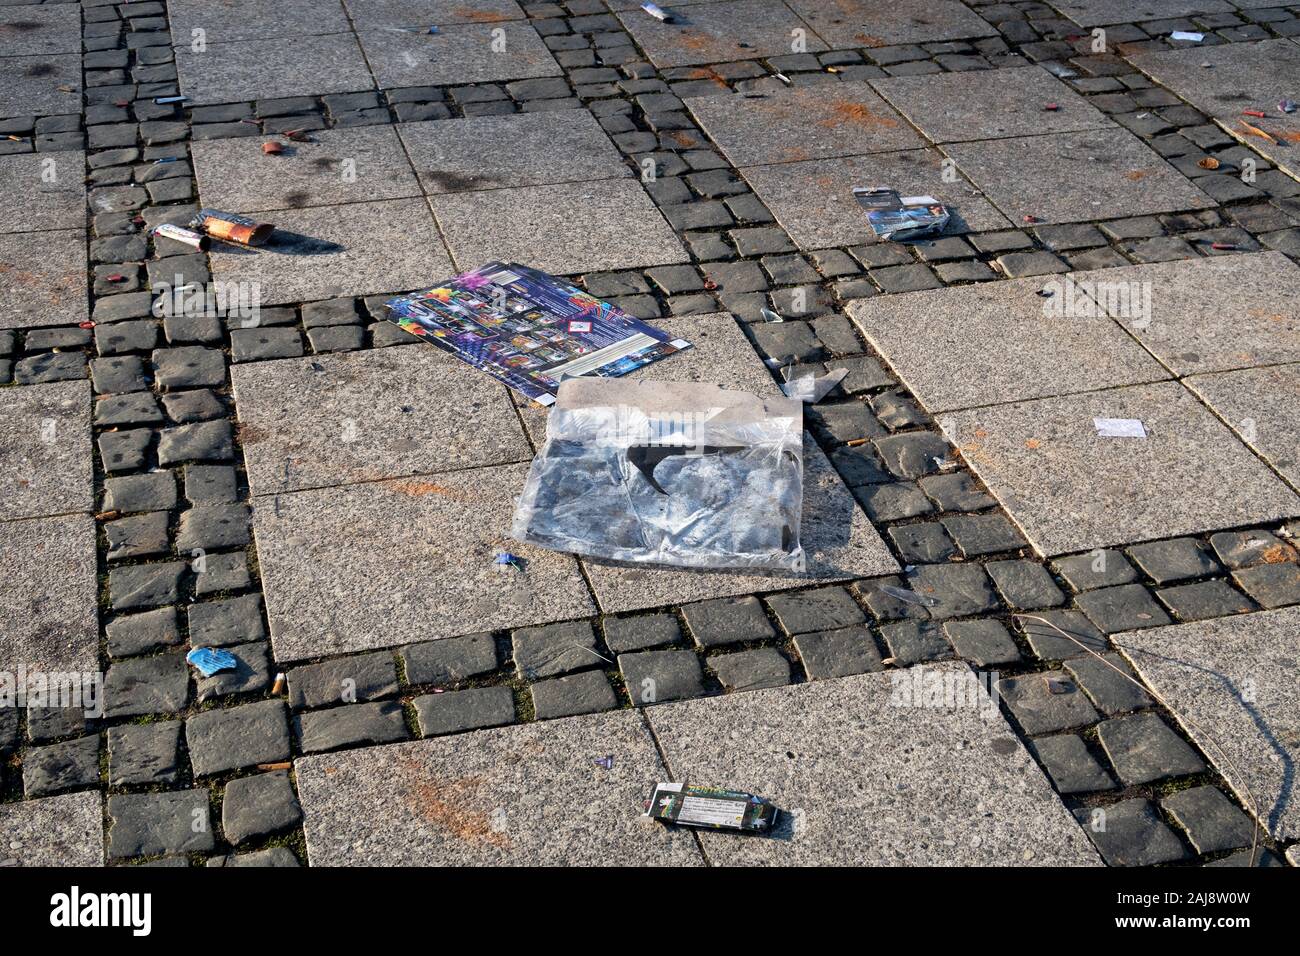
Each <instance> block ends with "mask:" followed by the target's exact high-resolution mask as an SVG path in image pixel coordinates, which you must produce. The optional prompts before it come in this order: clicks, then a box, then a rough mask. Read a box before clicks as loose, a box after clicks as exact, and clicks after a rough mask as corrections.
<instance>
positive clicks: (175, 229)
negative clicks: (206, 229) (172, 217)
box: [153, 222, 212, 252]
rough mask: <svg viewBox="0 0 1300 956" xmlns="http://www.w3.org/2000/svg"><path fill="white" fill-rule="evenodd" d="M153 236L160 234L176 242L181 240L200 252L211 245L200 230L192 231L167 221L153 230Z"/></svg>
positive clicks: (209, 240)
mask: <svg viewBox="0 0 1300 956" xmlns="http://www.w3.org/2000/svg"><path fill="white" fill-rule="evenodd" d="M153 234H154V235H155V236H162V237H163V238H164V239H173V240H175V241H176V242H182V243H184V244H185V245H187V246H192V247H193V248H195V249H198V250H199V251H201V252H206V251H207V249H208V247H209V246H210V245H212V240H211V239H209V238H208V237H207V236H205V235H203V233H201V232H194V231H193V230H191V229H186V228H185V227H184V226H173V225H172V224H171V223H169V222H165V223H163V224H162V225H161V226H159V227H158V228H157V229H155V230H154V231H153Z"/></svg>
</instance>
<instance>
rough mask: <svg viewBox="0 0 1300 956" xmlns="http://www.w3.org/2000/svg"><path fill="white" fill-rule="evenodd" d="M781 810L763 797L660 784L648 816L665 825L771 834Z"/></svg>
mask: <svg viewBox="0 0 1300 956" xmlns="http://www.w3.org/2000/svg"><path fill="white" fill-rule="evenodd" d="M777 812H778V811H777V809H776V807H774V806H772V804H770V803H768V802H767V801H766V800H764V799H763V798H762V797H756V796H754V795H753V794H752V793H742V792H740V791H738V790H717V789H714V788H712V787H690V786H687V785H686V784H684V783H657V784H655V786H654V789H653V790H651V791H650V801H649V805H648V806H647V807H646V816H648V817H651V818H652V819H655V820H661V821H663V822H664V823H679V824H681V825H683V826H690V827H704V828H706V829H712V830H736V831H739V832H741V833H767V832H769V831H770V830H771V829H772V827H773V826H774V825H775V824H776V817H777Z"/></svg>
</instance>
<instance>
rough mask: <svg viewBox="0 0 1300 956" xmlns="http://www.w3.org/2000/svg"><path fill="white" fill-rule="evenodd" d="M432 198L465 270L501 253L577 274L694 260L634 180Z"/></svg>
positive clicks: (505, 259) (544, 268) (545, 269)
mask: <svg viewBox="0 0 1300 956" xmlns="http://www.w3.org/2000/svg"><path fill="white" fill-rule="evenodd" d="M429 204H430V205H431V206H432V207H433V212H434V215H435V216H436V217H437V219H438V225H439V226H441V228H442V232H443V235H445V236H446V237H447V247H448V248H449V249H450V250H451V254H452V258H454V259H455V260H456V265H457V267H458V268H459V269H472V268H475V267H477V266H480V265H482V264H483V263H485V262H489V261H491V260H494V259H495V260H499V261H501V262H522V263H526V264H527V265H530V266H532V267H533V268H535V269H541V270H542V271H543V272H550V273H553V274H555V275H573V274H576V273H580V272H593V271H598V270H605V269H630V268H643V267H646V266H659V265H667V264H670V263H674V262H687V261H689V259H690V257H689V256H688V255H687V253H686V250H685V249H684V248H683V247H682V244H681V242H680V240H678V238H677V236H676V234H675V233H674V232H673V230H672V228H671V227H670V226H669V225H668V223H667V222H666V221H665V220H664V217H663V214H662V213H660V212H659V210H658V208H656V206H655V205H654V203H652V202H651V201H650V197H649V196H647V195H646V192H645V190H644V189H643V188H642V186H641V183H640V182H638V181H635V180H627V179H624V180H602V181H600V182H590V183H569V184H562V185H557V186H523V187H520V188H518V189H490V190H482V191H479V192H470V193H452V194H448V195H441V196H431V197H430V198H429Z"/></svg>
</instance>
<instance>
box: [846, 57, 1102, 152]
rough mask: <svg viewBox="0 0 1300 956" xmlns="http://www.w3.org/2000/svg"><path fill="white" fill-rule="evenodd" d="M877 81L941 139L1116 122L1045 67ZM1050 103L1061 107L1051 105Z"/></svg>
mask: <svg viewBox="0 0 1300 956" xmlns="http://www.w3.org/2000/svg"><path fill="white" fill-rule="evenodd" d="M871 85H872V86H873V87H875V90H876V92H877V93H879V94H881V95H882V96H883V97H884V98H885V99H887V100H888V101H889V102H890V103H891V104H892V105H893V106H894V108H895V109H897V110H898V111H899V112H901V113H902V114H903V115H904V116H906V117H907V118H908V119H909V120H911V121H912V122H913V123H915V124H916V125H917V126H918V127H920V129H921V132H923V133H925V135H926V136H928V137H930V139H932V140H934V141H935V142H936V143H958V142H963V141H966V140H975V139H996V138H999V137H1003V136H1030V135H1041V134H1044V133H1067V132H1074V131H1076V130H1085V129H1104V128H1107V127H1113V126H1114V125H1115V124H1114V123H1112V122H1111V121H1110V120H1109V119H1107V118H1106V115H1105V114H1104V113H1102V112H1101V110H1099V109H1097V108H1096V107H1095V106H1093V105H1091V104H1090V103H1089V102H1088V101H1087V100H1086V99H1084V98H1083V97H1082V96H1080V95H1079V94H1078V93H1075V92H1074V91H1073V90H1072V89H1070V87H1068V86H1066V85H1065V84H1064V83H1062V82H1061V81H1060V80H1058V79H1057V78H1056V77H1054V76H1052V74H1051V73H1048V72H1047V71H1046V70H1045V69H1043V68H1042V67H1041V66H1024V67H1018V68H1017V67H1013V68H1010V69H1004V70H968V71H963V72H961V73H929V74H923V75H920V76H895V77H890V78H889V79H884V80H873V81H872V83H871ZM1048 103H1055V104H1056V105H1057V107H1058V109H1056V110H1048V109H1046V108H1045V107H1046V105H1047V104H1048ZM958 104H968V107H967V108H954V107H956V106H957V105H958Z"/></svg>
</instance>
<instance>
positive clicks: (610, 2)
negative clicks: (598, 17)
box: [605, 0, 727, 12]
mask: <svg viewBox="0 0 1300 956" xmlns="http://www.w3.org/2000/svg"><path fill="white" fill-rule="evenodd" d="M641 2H642V0H605V6H607V7H609V8H610V9H611V10H613V11H615V12H618V11H620V10H639V9H641ZM726 2H727V0H690V2H689V3H687V4H681V6H697V5H698V4H701V3H726ZM660 6H661V7H664V9H665V10H676V9H677V8H678V4H668V5H667V6H664V5H663V4H660Z"/></svg>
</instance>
